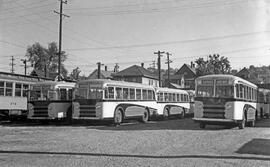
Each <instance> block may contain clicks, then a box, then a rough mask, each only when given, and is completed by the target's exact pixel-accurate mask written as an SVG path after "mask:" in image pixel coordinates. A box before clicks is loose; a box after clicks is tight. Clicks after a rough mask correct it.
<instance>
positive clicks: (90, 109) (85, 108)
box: [80, 105, 96, 117]
mask: <svg viewBox="0 0 270 167" xmlns="http://www.w3.org/2000/svg"><path fill="white" fill-rule="evenodd" d="M80 117H96V106H95V105H81V106H80Z"/></svg>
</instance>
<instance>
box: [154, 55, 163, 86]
mask: <svg viewBox="0 0 270 167" xmlns="http://www.w3.org/2000/svg"><path fill="white" fill-rule="evenodd" d="M163 53H165V52H161V51H158V52H154V54H156V55H158V62H157V65H158V81H159V87H161V61H160V57H161V56H162V54H163Z"/></svg>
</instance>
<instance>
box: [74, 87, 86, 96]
mask: <svg viewBox="0 0 270 167" xmlns="http://www.w3.org/2000/svg"><path fill="white" fill-rule="evenodd" d="M86 98H87V89H85V88H78V89H76V90H75V99H86Z"/></svg>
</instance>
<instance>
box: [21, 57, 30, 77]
mask: <svg viewBox="0 0 270 167" xmlns="http://www.w3.org/2000/svg"><path fill="white" fill-rule="evenodd" d="M21 61H22V62H23V64H24V65H22V66H24V75H26V69H27V68H28V67H29V66H27V60H26V59H21Z"/></svg>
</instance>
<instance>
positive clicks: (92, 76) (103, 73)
mask: <svg viewBox="0 0 270 167" xmlns="http://www.w3.org/2000/svg"><path fill="white" fill-rule="evenodd" d="M112 74H114V72H113V71H108V70H107V66H105V70H100V79H113V76H112ZM88 79H98V70H97V69H96V70H94V71H93V72H92V73H91V74H90V75H89V76H88Z"/></svg>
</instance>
